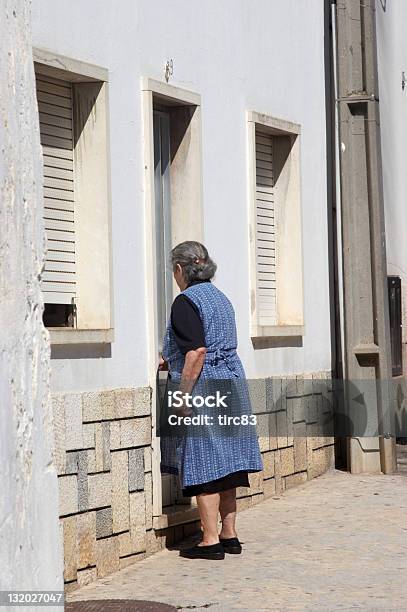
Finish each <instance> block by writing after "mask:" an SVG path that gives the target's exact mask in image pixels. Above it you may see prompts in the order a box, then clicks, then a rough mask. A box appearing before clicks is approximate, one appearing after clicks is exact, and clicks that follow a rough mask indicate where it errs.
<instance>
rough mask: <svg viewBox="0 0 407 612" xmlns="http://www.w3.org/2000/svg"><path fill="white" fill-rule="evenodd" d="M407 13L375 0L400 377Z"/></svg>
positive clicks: (397, 4)
mask: <svg viewBox="0 0 407 612" xmlns="http://www.w3.org/2000/svg"><path fill="white" fill-rule="evenodd" d="M406 18H407V6H406V4H405V3H404V2H402V0H392V1H391V2H377V5H376V24H377V52H378V73H379V94H380V124H381V130H380V135H381V146H382V167H383V191H384V205H385V215H386V247H387V273H388V277H389V300H390V319H391V320H390V325H391V334H392V340H393V342H392V344H393V346H392V366H393V375H394V376H401V375H403V376H404V374H405V372H406V363H407V361H406V360H407V354H406V343H407V337H406V329H407V302H406V295H407V293H406V292H407V284H406V283H407V251H406V244H405V240H404V227H405V222H406V207H405V203H404V188H403V182H404V167H403V164H404V160H405V159H406V155H407V149H406V147H407V145H406V133H407V118H406V113H405V106H406V96H407V70H406V66H407V45H406V44H405V42H404V38H403V25H402V24H403V23H405V19H406Z"/></svg>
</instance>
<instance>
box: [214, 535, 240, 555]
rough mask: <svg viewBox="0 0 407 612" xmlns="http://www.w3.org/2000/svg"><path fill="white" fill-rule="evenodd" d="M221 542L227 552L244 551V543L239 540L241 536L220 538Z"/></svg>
mask: <svg viewBox="0 0 407 612" xmlns="http://www.w3.org/2000/svg"><path fill="white" fill-rule="evenodd" d="M219 542H220V543H221V544H222V546H223V550H224V551H225V553H229V554H230V555H240V553H241V552H242V545H241V544H240V542H239V538H219Z"/></svg>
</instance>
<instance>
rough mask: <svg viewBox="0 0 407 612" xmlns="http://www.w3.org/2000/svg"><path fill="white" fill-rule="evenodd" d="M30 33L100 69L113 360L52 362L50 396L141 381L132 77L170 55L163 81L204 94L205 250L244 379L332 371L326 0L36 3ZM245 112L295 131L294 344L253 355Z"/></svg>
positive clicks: (138, 143) (140, 239) (138, 157)
mask: <svg viewBox="0 0 407 612" xmlns="http://www.w3.org/2000/svg"><path fill="white" fill-rule="evenodd" d="M33 32H34V33H33V37H34V45H35V46H37V47H41V48H46V49H48V50H50V51H54V52H56V53H59V54H62V55H66V56H71V57H73V58H76V59H80V60H84V61H86V62H90V63H94V64H98V65H101V66H104V67H106V68H108V70H109V73H110V94H109V97H110V128H111V142H110V146H111V168H112V176H111V185H112V209H113V213H112V215H113V227H112V236H113V257H114V261H113V280H114V313H115V321H114V322H115V342H114V343H113V345H112V355H111V357H110V358H101V359H94V358H88V359H72V360H66V359H58V360H56V359H55V360H53V361H52V369H53V376H52V386H53V389H55V390H59V391H60V390H73V389H75V390H76V389H78V390H86V389H95V388H102V387H105V388H110V387H118V386H129V385H142V384H146V383H147V382H148V379H147V342H146V335H147V333H148V331H147V326H146V306H145V300H144V299H143V296H144V286H145V279H144V271H143V269H144V268H143V267H144V258H145V247H144V245H145V238H144V235H145V228H144V225H143V218H144V215H143V205H144V201H143V158H142V124H141V117H142V113H141V95H140V77H141V76H148V77H152V78H156V79H159V80H163V78H164V64H165V61H166V60H167V59H170V58H172V59H173V61H174V75H173V77H172V79H171V81H170V82H171V83H172V84H174V85H178V86H180V87H183V88H186V89H190V90H193V91H196V92H198V93H200V94H201V96H202V131H203V137H202V142H203V182H204V220H205V241H206V243H207V246H208V248H209V250H210V251H211V254H212V255H213V257H214V259H215V260H216V261H217V263H218V275H217V279H216V282H217V284H218V286H219V287H220V288H221V289H223V290H224V291H225V292H226V293H227V294H228V295H229V297H230V298H231V299H232V301H233V303H234V305H235V308H236V313H237V322H238V332H239V350H240V355H241V357H242V359H243V362H244V365H245V367H246V370H247V374H248V376H266V375H278V374H284V373H294V372H297V373H301V372H311V371H316V370H321V369H329V368H330V365H331V364H330V329H329V307H328V301H329V295H328V249H327V223H326V218H327V213H326V154H325V108H324V59H323V42H324V32H323V3H322V2H321V1H320V0H307V2H299V1H298V0H285V1H284V2H281V0H257V1H256V2H252V1H251V0H221V1H219V0H206V1H202V0H192V1H191V0H176V1H174V2H167V1H165V0H156V1H155V2H151V1H150V0H138V1H137V2H134V0H121V1H120V2H119V3H107V2H100V1H99V2H98V1H96V0H87V2H83V1H81V0H60V1H59V2H54V1H53V0H34V19H33ZM247 109H250V110H256V111H262V112H265V113H268V114H271V115H274V116H277V117H281V118H285V119H288V120H291V121H294V122H297V123H300V124H301V126H302V150H301V153H302V167H301V170H302V203H303V220H304V231H303V251H304V277H305V283H304V294H305V326H306V335H305V338H304V346H303V347H296V348H272V349H265V350H257V351H254V349H253V347H252V343H251V340H250V337H249V323H250V311H249V308H250V300H249V261H248V196H247V158H246V155H247V149H246V124H245V111H246V110H247ZM191 205H193V203H191Z"/></svg>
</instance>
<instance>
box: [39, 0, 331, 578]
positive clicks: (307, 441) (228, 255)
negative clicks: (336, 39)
mask: <svg viewBox="0 0 407 612" xmlns="http://www.w3.org/2000/svg"><path fill="white" fill-rule="evenodd" d="M304 24H306V27H304ZM324 45H325V41H324V7H323V3H322V2H319V0H309V1H307V3H300V2H298V1H297V0H287V1H285V2H280V1H279V0H273V1H270V0H261V1H259V2H256V3H250V2H246V1H243V0H238V1H233V2H232V0H230V1H227V2H222V3H219V2H206V3H202V2H192V3H191V2H187V1H186V0H177V2H175V3H167V2H156V3H150V2H144V1H141V2H132V1H131V0H122V1H121V3H120V7H119V5H118V3H114V4H112V3H111V4H108V3H97V2H96V0H90V1H89V2H86V3H82V2H79V1H78V0H75V1H74V2H72V1H70V2H67V1H66V0H62V1H61V2H58V3H55V2H51V1H49V0H41V1H38V0H34V1H33V47H34V60H35V72H36V91H37V100H38V109H39V123H40V136H41V144H42V147H43V162H44V164H43V167H44V213H43V216H44V225H45V231H46V234H47V260H46V263H45V268H44V271H43V274H42V290H43V295H44V302H45V313H44V321H45V323H46V326H47V327H48V328H49V332H50V340H51V389H52V405H53V421H54V431H55V450H54V459H55V465H56V468H57V472H58V483H59V506H60V509H59V513H60V525H61V534H62V537H63V541H64V559H65V570H64V579H65V582H66V584H67V588H76V587H77V586H80V585H83V584H86V583H88V582H90V581H92V580H94V579H96V578H97V577H101V576H104V575H106V574H108V573H110V572H113V571H115V570H119V569H120V568H122V567H125V566H126V565H128V564H130V563H133V562H135V561H137V560H138V559H140V558H143V557H144V556H145V555H148V554H151V553H153V552H154V551H156V550H159V549H160V548H162V547H163V546H164V545H165V544H169V543H171V542H173V541H174V540H175V539H180V538H181V537H182V536H183V535H186V534H188V533H191V532H192V531H193V530H195V529H196V528H197V519H198V514H197V509H196V507H195V505H194V503H193V500H188V499H182V498H181V497H180V494H179V491H178V488H177V483H176V481H175V479H174V478H171V477H168V476H164V475H162V474H161V473H160V441H159V438H157V437H156V436H155V427H156V417H155V414H156V411H155V403H156V393H155V391H156V386H157V365H158V358H159V351H160V343H161V336H162V332H163V326H164V324H165V319H166V317H167V316H168V309H169V305H170V303H171V300H172V298H173V296H174V295H175V293H174V287H173V283H172V279H171V270H170V269H169V264H168V253H169V250H170V248H171V247H172V246H174V245H175V244H177V243H179V242H181V241H182V240H187V239H198V240H201V241H203V242H204V243H205V244H206V245H207V247H208V250H209V252H210V253H211V255H212V256H213V258H214V259H215V261H216V262H217V264H218V272H217V275H216V278H215V283H216V284H217V286H219V288H221V289H222V290H223V291H224V292H225V293H226V294H227V295H228V296H229V298H230V299H231V301H232V303H233V305H234V307H235V311H236V319H237V325H238V338H239V346H238V350H239V354H240V356H241V358H242V361H243V364H244V367H245V369H246V373H247V377H248V379H249V380H250V386H251V393H252V400H253V409H254V411H255V412H256V414H257V417H258V430H259V436H260V445H261V450H262V452H263V459H264V472H263V473H261V474H259V475H254V476H253V477H252V479H251V480H252V487H251V489H250V490H249V491H248V492H246V490H242V491H240V492H239V494H240V496H239V506H240V508H245V507H248V506H249V505H250V504H252V503H257V502H258V501H261V500H262V499H264V497H268V496H271V495H274V494H279V493H281V492H283V491H284V489H286V488H288V487H291V486H294V485H295V484H297V483H301V482H303V481H305V480H307V479H309V478H312V477H314V476H316V475H318V474H321V473H323V472H324V471H325V470H326V469H329V468H330V467H332V465H333V461H334V440H333V438H332V437H329V436H321V435H320V432H318V430H317V429H315V425H316V424H317V423H318V421H319V419H320V418H322V417H323V415H324V413H325V412H329V410H330V409H331V406H330V402H329V393H330V385H329V380H330V379H331V376H332V362H331V327H330V290H329V282H330V281H329V257H328V251H329V249H328V239H329V236H328V231H329V230H328V220H327V162H326V158H327V151H326V109H325V85H326V83H325V67H324V48H325V47H324ZM321 381H323V382H322V383H321ZM310 414H312V416H310ZM313 431H315V434H316V435H313Z"/></svg>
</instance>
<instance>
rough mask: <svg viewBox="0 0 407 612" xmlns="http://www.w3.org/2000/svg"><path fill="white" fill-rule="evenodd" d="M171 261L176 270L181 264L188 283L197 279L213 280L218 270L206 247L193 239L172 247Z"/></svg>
mask: <svg viewBox="0 0 407 612" xmlns="http://www.w3.org/2000/svg"><path fill="white" fill-rule="evenodd" d="M171 263H172V268H173V270H174V271H175V268H176V266H177V264H179V265H180V266H181V268H182V273H183V276H184V279H185V282H186V283H187V285H189V284H190V283H192V282H193V281H197V280H202V281H203V280H211V278H213V276H214V275H215V272H216V263H215V262H214V261H213V260H212V259H211V258H210V257H209V254H208V251H207V249H206V247H205V246H204V245H203V244H201V243H200V242H194V241H193V240H187V241H186V242H181V243H180V244H177V246H176V247H174V248H173V249H172V251H171Z"/></svg>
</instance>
